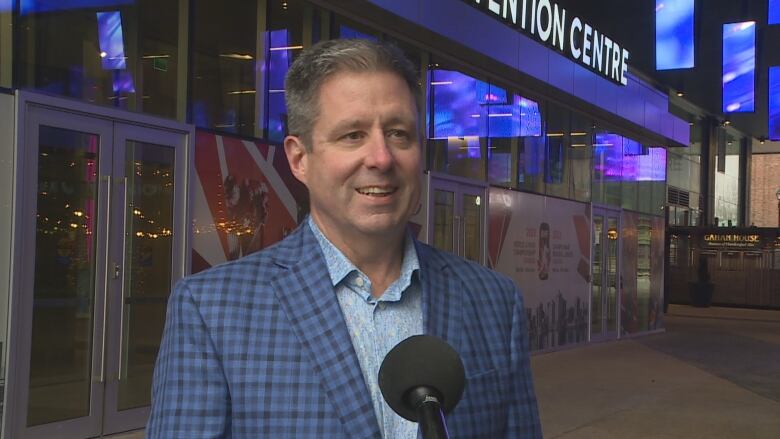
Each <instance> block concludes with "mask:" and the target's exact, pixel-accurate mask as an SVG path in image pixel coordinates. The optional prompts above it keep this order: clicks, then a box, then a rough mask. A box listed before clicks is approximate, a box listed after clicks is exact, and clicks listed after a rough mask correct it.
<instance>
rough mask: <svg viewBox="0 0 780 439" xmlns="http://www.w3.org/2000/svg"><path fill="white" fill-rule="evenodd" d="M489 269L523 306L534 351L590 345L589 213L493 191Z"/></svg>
mask: <svg viewBox="0 0 780 439" xmlns="http://www.w3.org/2000/svg"><path fill="white" fill-rule="evenodd" d="M489 205H490V210H489V214H488V217H489V221H490V227H489V233H488V253H489V261H488V264H489V266H490V267H491V268H493V269H495V270H496V271H499V272H501V273H504V274H506V275H507V276H509V277H511V278H512V279H513V280H514V281H515V282H516V283H517V285H518V286H519V287H520V290H521V291H522V292H523V297H524V300H525V307H526V314H527V316H528V326H529V341H530V346H531V349H534V350H536V349H547V348H551V347H555V346H561V345H564V344H569V343H580V342H585V341H586V340H587V331H588V300H589V297H590V296H589V294H590V207H589V205H587V204H584V203H578V202H575V201H566V200H561V199H557V198H549V197H544V196H541V195H534V194H528V193H522V192H516V191H510V190H506V189H500V188H490V204H489Z"/></svg>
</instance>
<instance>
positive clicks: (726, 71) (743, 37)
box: [723, 21, 756, 113]
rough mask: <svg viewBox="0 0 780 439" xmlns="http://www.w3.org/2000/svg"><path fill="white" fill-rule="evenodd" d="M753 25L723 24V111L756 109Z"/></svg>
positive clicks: (754, 35) (754, 26) (735, 111)
mask: <svg viewBox="0 0 780 439" xmlns="http://www.w3.org/2000/svg"><path fill="white" fill-rule="evenodd" d="M755 79H756V22H755V21H745V22H742V23H729V24H724V25H723V112H724V113H743V112H752V111H754V110H755V94H756V87H755V82H756V80H755Z"/></svg>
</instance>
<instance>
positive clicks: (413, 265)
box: [307, 216, 420, 300]
mask: <svg viewBox="0 0 780 439" xmlns="http://www.w3.org/2000/svg"><path fill="white" fill-rule="evenodd" d="M307 222H308V223H309V228H311V231H312V233H314V237H315V238H317V242H318V243H319V244H320V249H322V253H323V255H324V256H325V265H326V266H327V267H328V274H329V276H330V281H331V283H332V284H333V286H334V287H335V286H336V285H338V284H339V283H341V282H342V281H343V280H344V278H346V277H347V276H349V275H350V274H351V273H352V272H360V270H358V269H357V267H355V265H354V264H353V263H352V262H351V261H350V260H349V259H348V258H347V257H346V256H345V255H344V253H342V252H341V250H339V249H338V248H336V246H335V245H333V243H332V242H330V240H328V238H326V237H325V235H324V234H323V233H322V231H321V230H320V228H319V227H317V224H316V223H315V222H314V220H313V219H312V217H311V216H309V217H308V220H307ZM419 270H420V261H419V259H418V258H417V249H416V248H415V246H414V239H413V238H412V236H411V234H410V233H409V232H408V231H407V233H406V238H405V239H404V254H403V260H402V261H401V275H400V276H399V278H398V280H397V281H395V282H394V284H395V283H398V282H401V283H402V284H401V285H399V286H400V287H401V288H398V289H395V288H388V291H387V292H388V293H390V292H396V291H397V292H396V293H395V294H393V295H392V296H398V297H387V298H385V299H386V300H399V299H400V295H401V293H402V292H403V291H405V290H406V288H407V287H408V286H409V285H410V284H411V283H412V275H413V274H414V272H416V271H419Z"/></svg>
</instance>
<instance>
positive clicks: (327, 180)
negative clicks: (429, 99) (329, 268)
mask: <svg viewBox="0 0 780 439" xmlns="http://www.w3.org/2000/svg"><path fill="white" fill-rule="evenodd" d="M285 150H286V152H287V157H288V160H289V161H290V167H291V169H292V170H293V173H294V174H295V176H296V178H298V179H299V180H301V181H302V182H303V183H304V184H305V185H306V186H307V187H308V189H309V196H310V203H311V215H312V217H313V218H314V220H315V221H316V222H317V225H318V226H319V227H321V228H322V229H323V232H324V233H325V234H326V235H327V236H328V238H329V239H331V240H332V241H334V243H335V244H337V245H338V244H341V243H347V244H349V242H350V240H351V239H356V238H357V239H365V238H368V239H371V238H387V237H389V236H393V235H388V234H394V235H398V236H401V235H402V233H403V231H404V227H405V226H406V222H407V220H408V219H409V217H411V215H412V214H413V213H414V212H415V210H416V209H417V207H418V203H419V199H420V177H421V161H422V154H421V146H420V139H419V133H418V114H417V109H416V106H415V102H414V97H413V95H412V93H411V92H410V91H409V89H408V87H407V85H406V83H405V82H404V81H403V79H401V78H400V77H399V76H398V75H396V74H394V73H389V72H370V73H352V72H341V73H336V74H335V75H333V76H332V77H330V78H328V79H327V80H326V81H325V82H324V83H323V84H322V86H321V87H320V94H319V117H318V118H317V120H316V122H315V123H314V126H313V127H312V135H311V148H310V150H309V151H306V150H304V147H303V143H302V141H301V139H300V138H297V137H295V136H289V137H287V139H285Z"/></svg>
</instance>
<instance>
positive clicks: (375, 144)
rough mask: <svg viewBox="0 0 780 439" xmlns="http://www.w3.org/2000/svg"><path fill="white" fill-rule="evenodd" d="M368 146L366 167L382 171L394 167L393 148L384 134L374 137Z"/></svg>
mask: <svg viewBox="0 0 780 439" xmlns="http://www.w3.org/2000/svg"><path fill="white" fill-rule="evenodd" d="M366 146H367V151H366V158H365V165H366V167H368V168H375V169H378V170H380V171H385V170H388V169H390V168H391V167H392V165H393V161H394V160H395V159H394V157H393V151H392V150H391V146H390V144H389V143H388V141H387V138H386V137H385V136H384V134H376V135H373V136H372V137H371V140H370V141H369V143H368V144H367V145H366Z"/></svg>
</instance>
